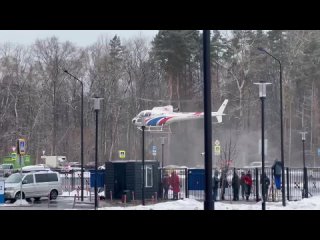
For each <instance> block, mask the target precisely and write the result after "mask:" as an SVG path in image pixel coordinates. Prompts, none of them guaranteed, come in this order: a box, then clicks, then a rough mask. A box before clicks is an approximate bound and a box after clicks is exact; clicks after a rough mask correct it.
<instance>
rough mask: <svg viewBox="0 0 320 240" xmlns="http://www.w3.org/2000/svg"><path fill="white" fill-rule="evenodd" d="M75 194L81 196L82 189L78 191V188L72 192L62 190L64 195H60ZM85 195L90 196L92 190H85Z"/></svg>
mask: <svg viewBox="0 0 320 240" xmlns="http://www.w3.org/2000/svg"><path fill="white" fill-rule="evenodd" d="M93 194H94V193H93ZM74 195H79V196H81V191H77V190H73V191H72V192H68V191H62V195H60V196H63V197H74ZM83 196H85V197H86V196H90V191H87V190H83Z"/></svg>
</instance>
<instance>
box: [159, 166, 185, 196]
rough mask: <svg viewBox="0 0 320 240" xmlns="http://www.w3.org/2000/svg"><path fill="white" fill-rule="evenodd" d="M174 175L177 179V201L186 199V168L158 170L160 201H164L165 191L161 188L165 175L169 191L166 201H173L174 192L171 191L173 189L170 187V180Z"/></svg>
mask: <svg viewBox="0 0 320 240" xmlns="http://www.w3.org/2000/svg"><path fill="white" fill-rule="evenodd" d="M173 173H175V174H176V175H177V176H178V179H179V191H178V199H183V198H187V197H188V191H187V190H188V174H187V173H188V170H187V168H162V169H160V181H159V184H160V187H159V189H160V190H159V191H160V192H159V196H160V198H162V199H165V189H164V186H163V179H164V177H165V176H166V175H167V177H168V180H169V186H170V187H169V190H168V199H166V200H173V199H174V192H173V189H174V188H175V187H174V186H172V183H171V180H170V179H172V174H173Z"/></svg>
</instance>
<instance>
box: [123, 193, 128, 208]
mask: <svg viewBox="0 0 320 240" xmlns="http://www.w3.org/2000/svg"><path fill="white" fill-rule="evenodd" d="M122 197H123V203H124V206H125V207H126V204H127V194H123V195H122Z"/></svg>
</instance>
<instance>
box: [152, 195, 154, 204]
mask: <svg viewBox="0 0 320 240" xmlns="http://www.w3.org/2000/svg"><path fill="white" fill-rule="evenodd" d="M151 202H152V204H154V196H153V195H152V198H151Z"/></svg>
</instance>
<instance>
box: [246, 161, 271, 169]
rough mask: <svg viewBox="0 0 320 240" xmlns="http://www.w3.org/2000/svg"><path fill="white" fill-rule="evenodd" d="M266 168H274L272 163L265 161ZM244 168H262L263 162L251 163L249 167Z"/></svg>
mask: <svg viewBox="0 0 320 240" xmlns="http://www.w3.org/2000/svg"><path fill="white" fill-rule="evenodd" d="M264 167H267V168H269V167H272V163H271V162H268V161H265V162H264ZM243 168H262V162H261V161H259V162H251V163H250V164H249V165H247V166H244V167H243Z"/></svg>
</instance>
